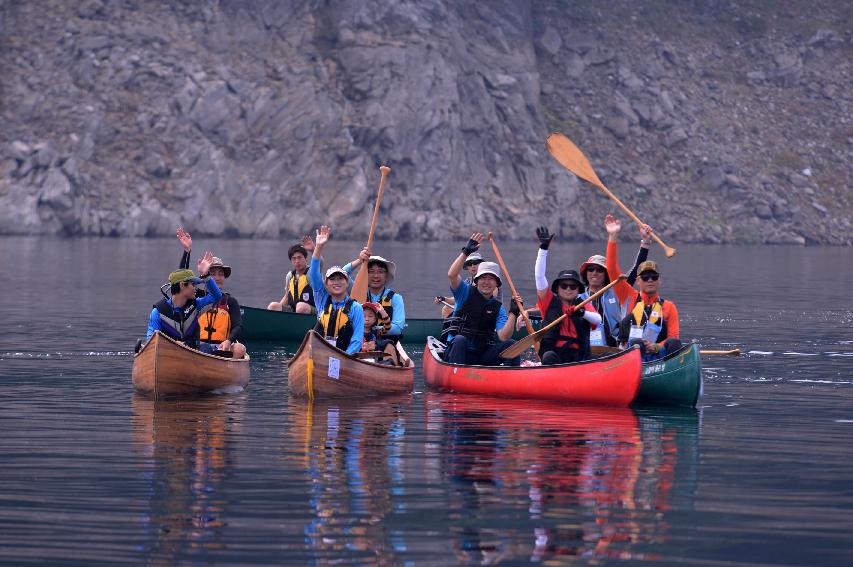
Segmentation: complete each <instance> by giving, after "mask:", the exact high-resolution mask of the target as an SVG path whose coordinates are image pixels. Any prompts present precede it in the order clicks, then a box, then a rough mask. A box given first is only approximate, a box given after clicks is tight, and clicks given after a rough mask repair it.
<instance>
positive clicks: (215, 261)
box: [208, 256, 231, 278]
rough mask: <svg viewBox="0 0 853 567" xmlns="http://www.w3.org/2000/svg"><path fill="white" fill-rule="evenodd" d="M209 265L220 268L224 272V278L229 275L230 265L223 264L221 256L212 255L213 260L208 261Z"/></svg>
mask: <svg viewBox="0 0 853 567" xmlns="http://www.w3.org/2000/svg"><path fill="white" fill-rule="evenodd" d="M210 267H211V268H222V271H223V272H225V277H226V278H227V277H228V276H230V275H231V266H226V265H225V264H223V263H222V258H219V257H217V256H214V257H213V261H212V262H211V263H210ZM209 271H210V270H209V269H208V272H209Z"/></svg>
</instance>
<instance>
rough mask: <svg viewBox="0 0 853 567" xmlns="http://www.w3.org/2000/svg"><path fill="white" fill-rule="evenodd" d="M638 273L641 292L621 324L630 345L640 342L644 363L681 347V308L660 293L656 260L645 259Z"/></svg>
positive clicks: (621, 334) (620, 338)
mask: <svg viewBox="0 0 853 567" xmlns="http://www.w3.org/2000/svg"><path fill="white" fill-rule="evenodd" d="M637 273H638V274H639V277H640V280H639V284H640V293H638V294H636V295H635V296H634V297H633V299H632V301H631V304H630V305H629V307H628V316H627V317H625V318H624V319H623V320H622V322H621V323H620V335H619V340H620V341H621V342H622V343H627V345H628V346H629V347H630V346H633V345H639V347H640V351H641V352H642V354H643V362H649V361H652V360H659V359H661V358H664V357H665V356H666V355H667V354H670V353H673V352H676V351H677V350H680V349H681V347H682V344H681V339H680V338H679V326H678V309H677V308H676V307H675V303H673V302H672V301H669V300H665V299H662V298H661V297H660V296H659V295H658V289H659V287H660V284H661V275H660V271H659V270H658V265H657V263H655V262H652V261H651V260H648V261H646V262H643V263H642V264H640V265H639V266H638V267H637Z"/></svg>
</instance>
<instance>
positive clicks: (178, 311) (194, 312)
mask: <svg viewBox="0 0 853 567" xmlns="http://www.w3.org/2000/svg"><path fill="white" fill-rule="evenodd" d="M212 262H213V253H211V252H210V251H208V252H205V254H204V256H203V257H202V259H201V260H199V261H198V267H199V271H204V272H207V271H208V270H209V269H210V265H211V263H212ZM201 283H202V280H201V279H200V278H198V277H196V275H195V273H193V271H192V270H189V269H180V270H176V271H174V272H172V273H171V274H169V289H170V292H171V297H170V298H168V299H166V298H164V299H161V300H160V301H158V302H157V303H156V304H154V307H153V309H151V314H150V315H149V316H148V332H147V334H146V335H145V339H146V340H148V339H150V338H151V335H153V334H154V333H155V332H156V331H160V332H162V333H164V334H165V335H166V336H168V337H170V338H172V339H174V340H176V341H178V342H180V343H183V344H185V345H187V346H188V347H190V348H195V349H198V350H202V348H203V347H202V348H200V343H199V317H200V316H201V315H203V314H204V313H206V312H207V311H208V310H210V308H211V307H212V306H213V305H215V304H216V303H217V302H218V301H219V300H220V299H221V298H222V292H221V291H220V290H219V287H218V286H217V285H216V280H212V279H211V280H209V281H208V282H207V294H206V295H204V296H203V297H196V285H198V284H201ZM202 352H205V351H202Z"/></svg>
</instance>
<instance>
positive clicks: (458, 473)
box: [426, 393, 698, 563]
mask: <svg viewBox="0 0 853 567" xmlns="http://www.w3.org/2000/svg"><path fill="white" fill-rule="evenodd" d="M426 404H427V422H428V428H429V429H430V431H431V432H432V433H434V434H436V435H438V438H439V439H440V440H441V443H437V444H435V446H430V444H428V445H427V454H428V455H431V456H433V457H434V459H433V463H432V466H431V467H430V468H434V469H437V473H438V474H440V475H441V476H442V477H443V478H444V479H446V481H447V482H448V483H450V485H451V487H452V491H453V494H452V496H451V497H450V498H449V500H450V502H452V504H451V511H450V522H451V525H450V530H451V532H453V533H454V535H455V550H456V556H457V558H458V560H459V561H465V562H477V563H494V562H498V561H502V560H507V559H510V558H513V559H518V558H522V557H523V558H529V559H530V560H537V561H538V560H542V559H545V558H548V557H552V556H556V555H582V556H586V557H599V558H607V557H618V558H622V559H626V558H627V559H653V557H652V556H651V555H649V554H648V553H644V552H643V551H641V550H639V549H638V548H639V547H642V548H643V549H648V546H647V545H644V544H649V543H652V542H655V541H659V540H660V539H662V538H666V530H667V524H666V522H665V521H664V518H663V516H662V511H665V510H667V509H668V508H669V500H670V498H671V490H672V486H673V483H674V475H675V474H676V470H677V469H678V468H679V467H677V466H676V465H677V464H678V460H679V458H680V455H679V451H680V441H682V440H680V439H679V437H681V436H682V434H683V432H684V429H683V428H681V429H679V428H677V427H676V428H673V427H670V426H668V425H666V423H665V419H666V418H663V419H664V421H662V418H661V416H660V415H654V414H649V415H646V416H643V418H642V420H641V419H640V418H638V416H637V414H636V413H635V412H634V410H632V409H629V408H598V407H579V406H575V407H571V406H570V407H567V406H565V405H556V404H552V403H546V402H532V401H524V402H520V401H518V400H498V399H494V398H481V397H476V396H461V395H460V396H453V395H446V394H436V393H428V394H427V399H426ZM690 412H692V416H693V417H692V420H693V423H694V425H695V422H696V413H695V410H690ZM680 416H682V417H684V413H681V414H680ZM686 420H687V421H688V422H689V421H690V415H689V414H688V415H687V416H686ZM697 431H698V429H695V428H694V433H696V432H697ZM697 438H698V437H697V436H696V435H695V434H694V435H693V438H692V444H693V445H695V444H696V439H697ZM688 444H691V442H690V441H688ZM687 453H688V455H689V456H690V457H692V458H695V457H696V454H697V451H688V452H687ZM693 469H694V470H695V467H694V468H693ZM526 526H529V531H528V532H526V533H529V534H530V536H529V539H527V540H526V541H525V540H524V539H523V536H522V537H520V534H524V533H525V527H526Z"/></svg>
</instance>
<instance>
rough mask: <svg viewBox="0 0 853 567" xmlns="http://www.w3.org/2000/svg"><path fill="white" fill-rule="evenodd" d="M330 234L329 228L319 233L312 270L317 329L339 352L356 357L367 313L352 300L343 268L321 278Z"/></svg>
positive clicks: (322, 229)
mask: <svg viewBox="0 0 853 567" xmlns="http://www.w3.org/2000/svg"><path fill="white" fill-rule="evenodd" d="M330 234H331V230H330V229H329V227H328V226H325V225H323V226H321V227H320V228H319V229H318V230H317V238H316V239H315V242H316V244H315V246H314V253H313V254H312V256H311V265H310V266H309V268H308V279H309V282H310V284H311V289H313V290H314V305H316V306H317V326H316V327H315V328H314V329H315V330H316V331H317V332H318V333H320V334H321V335H323V336H324V337H325V338H326V340H327V341H329V342H331V343H333V344H334V345H335V346H336V347H337V348H338V349H340V350H343V351H346V352H347V353H348V354H355V353H357V352H359V351H360V350H361V345H362V343H363V342H364V332H363V329H364V310H363V309H362V308H361V305H360V304H359V303H357V302H356V301H354V300H353V299H352V298H350V296H349V292H348V289H347V286H348V284H349V275H348V274H347V273H346V272H345V271H344V269H343V268H342V267H340V266H332V267H331V268H329V269H328V270H326V273H325V277H324V276H321V275H320V261H321V258H322V256H323V248H325V246H326V242H328V241H329V236H330ZM356 330H358V332H356Z"/></svg>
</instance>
